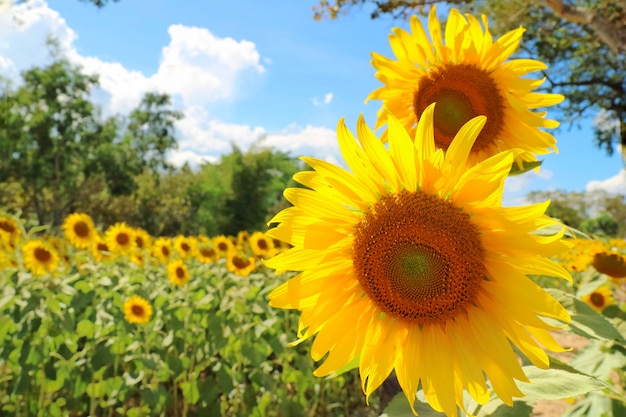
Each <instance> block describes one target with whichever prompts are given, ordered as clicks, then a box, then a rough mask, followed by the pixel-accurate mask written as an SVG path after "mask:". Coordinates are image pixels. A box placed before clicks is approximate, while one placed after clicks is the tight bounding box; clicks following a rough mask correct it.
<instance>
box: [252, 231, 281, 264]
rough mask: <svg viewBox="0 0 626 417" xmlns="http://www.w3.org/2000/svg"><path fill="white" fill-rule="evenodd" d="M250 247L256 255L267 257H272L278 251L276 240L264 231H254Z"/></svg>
mask: <svg viewBox="0 0 626 417" xmlns="http://www.w3.org/2000/svg"><path fill="white" fill-rule="evenodd" d="M250 249H251V250H252V253H253V254H254V256H257V257H259V258H265V259H269V258H271V257H272V256H274V253H275V252H276V249H275V248H274V240H273V239H272V238H270V237H268V236H266V235H265V233H263V232H254V233H252V236H250Z"/></svg>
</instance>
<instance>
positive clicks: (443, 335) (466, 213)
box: [265, 106, 571, 416]
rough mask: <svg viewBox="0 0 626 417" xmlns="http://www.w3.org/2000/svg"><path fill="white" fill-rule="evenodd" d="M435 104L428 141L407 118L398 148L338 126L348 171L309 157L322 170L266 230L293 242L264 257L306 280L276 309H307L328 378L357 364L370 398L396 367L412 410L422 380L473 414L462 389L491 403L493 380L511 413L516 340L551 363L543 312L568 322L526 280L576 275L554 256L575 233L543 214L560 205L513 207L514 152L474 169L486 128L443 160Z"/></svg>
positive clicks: (444, 405)
mask: <svg viewBox="0 0 626 417" xmlns="http://www.w3.org/2000/svg"><path fill="white" fill-rule="evenodd" d="M433 118H434V106H429V107H427V108H426V109H425V110H424V114H423V115H422V117H421V118H420V120H419V123H418V126H417V136H416V138H417V139H416V140H415V141H413V140H411V137H410V136H409V135H408V133H407V131H406V130H405V128H404V127H403V126H402V124H401V123H400V122H399V121H398V120H396V119H395V118H394V117H392V116H390V117H389V119H388V134H387V137H388V141H389V146H388V148H387V147H385V146H384V145H383V143H382V142H381V141H380V140H379V139H378V137H376V135H375V134H374V132H373V131H372V130H371V129H370V128H369V127H368V126H367V125H366V123H365V122H364V120H363V119H362V117H361V118H359V121H358V124H357V135H358V142H357V141H356V140H355V138H354V136H353V135H352V133H351V132H350V131H349V130H348V129H347V128H346V127H345V125H344V123H343V121H342V122H341V123H340V124H339V126H338V133H337V136H338V140H339V146H340V149H341V152H342V155H343V156H344V159H345V162H346V164H347V166H348V167H349V168H350V170H351V171H352V172H349V171H346V170H344V169H342V168H340V167H338V166H336V165H333V164H331V163H329V162H326V161H323V160H319V159H315V158H309V157H304V158H302V160H303V161H304V162H306V163H307V164H309V165H310V166H311V167H312V168H313V170H314V171H303V172H300V173H298V174H296V175H295V176H294V179H295V180H296V181H298V182H299V183H301V184H302V185H304V186H305V187H308V188H309V189H305V188H289V189H287V190H286V191H285V197H286V198H287V200H288V201H290V202H291V203H292V204H293V207H289V208H287V209H285V210H283V211H281V212H280V213H278V214H277V215H276V216H275V217H274V218H273V219H272V220H271V221H270V222H271V223H278V226H277V227H275V228H273V229H271V230H269V231H268V232H267V235H268V236H269V237H272V238H277V239H280V240H283V241H285V242H288V243H289V244H291V245H293V247H292V248H290V249H288V250H287V251H285V252H283V253H281V254H279V255H277V256H276V257H274V258H272V259H271V260H268V261H265V264H266V265H267V266H269V267H270V268H275V269H278V270H285V271H289V270H290V271H300V273H299V274H298V275H297V276H296V277H294V278H292V279H290V280H289V281H287V282H285V283H284V284H282V285H281V286H279V287H278V288H276V289H275V290H274V291H272V293H271V294H270V304H271V305H272V306H274V307H279V308H289V309H297V310H300V311H301V312H302V313H301V316H300V320H299V329H298V337H299V340H300V341H301V340H305V339H308V338H310V337H313V336H314V335H315V340H314V342H313V344H312V347H311V355H312V357H313V359H314V360H316V361H319V360H322V359H325V360H324V362H323V364H322V365H321V366H320V367H319V368H318V369H317V370H316V371H315V374H316V375H318V376H325V375H330V374H332V373H334V372H336V371H338V370H340V369H341V368H342V367H344V366H346V365H348V364H349V363H350V362H351V361H353V360H355V359H357V358H358V366H359V373H360V376H361V382H362V387H363V390H364V392H365V394H366V395H367V397H368V398H369V396H370V395H371V394H372V393H373V392H374V391H375V390H376V389H377V388H378V387H379V386H380V384H381V383H382V382H383V381H384V380H385V378H387V376H388V375H389V374H390V373H391V371H392V370H395V372H396V375H397V377H398V381H399V383H400V386H401V387H402V390H403V391H404V393H405V395H406V397H407V399H408V401H409V403H410V404H411V406H413V401H414V399H415V394H416V391H417V389H418V386H419V385H420V384H421V387H422V388H423V391H424V394H425V396H426V399H427V400H428V402H429V403H430V405H431V406H432V407H433V408H435V409H436V410H438V411H442V412H444V413H446V415H447V416H456V415H457V414H456V412H457V406H458V407H461V408H463V389H465V390H467V391H468V392H469V394H470V395H471V396H472V397H473V398H474V399H475V400H476V401H477V402H478V403H480V404H485V403H486V402H487V401H489V390H488V388H487V384H486V380H485V376H486V377H488V378H489V380H490V383H491V386H492V387H493V389H494V391H495V392H496V394H497V395H498V396H499V397H500V398H501V399H502V401H504V402H505V403H507V404H509V405H512V401H513V397H517V396H523V393H522V392H521V391H520V390H519V389H518V387H517V385H516V383H515V380H520V381H527V377H526V375H525V374H524V372H523V370H522V368H521V367H520V364H519V362H518V360H517V358H516V355H515V352H514V350H513V348H512V345H514V346H516V347H517V349H519V351H520V352H522V353H523V354H524V355H526V356H527V357H528V358H529V360H530V361H531V362H532V363H533V364H534V365H536V366H538V367H540V368H548V366H549V359H548V356H547V354H546V353H545V352H544V350H543V349H541V347H540V346H539V345H538V343H541V344H542V345H543V346H544V347H545V348H548V349H550V350H553V351H562V348H561V347H560V346H559V345H558V343H557V342H556V341H555V340H554V339H553V337H552V336H551V334H550V333H549V330H553V329H555V327H553V326H551V325H548V324H546V323H545V322H544V321H543V320H541V319H540V318H539V317H538V316H544V317H551V318H556V319H559V320H560V321H562V322H569V320H570V318H569V315H568V314H567V312H566V311H565V309H564V308H563V307H562V306H561V305H560V304H559V303H558V302H557V301H556V300H554V299H553V298H552V297H551V296H550V295H549V294H547V293H546V292H545V291H544V290H543V289H542V288H541V287H539V286H538V285H536V284H535V283H533V282H532V281H531V280H530V279H529V278H528V277H527V276H526V275H527V274H537V275H548V276H554V277H559V278H563V279H566V280H571V277H570V276H569V274H568V273H567V271H566V270H564V269H563V268H561V267H560V266H558V265H557V264H555V263H554V262H553V261H551V260H550V259H549V258H548V256H552V255H554V254H557V253H559V252H561V251H562V250H564V249H565V247H566V245H565V243H563V242H562V236H563V233H564V230H565V229H564V228H562V230H561V232H560V233H558V234H556V235H549V236H542V235H540V234H538V233H536V232H537V230H538V229H541V228H544V227H548V226H555V225H556V226H562V225H561V224H560V223H559V222H557V221H556V220H554V219H552V218H550V217H547V216H545V215H544V212H545V210H546V209H547V207H548V203H547V202H546V203H542V204H535V205H530V206H522V207H501V200H502V192H503V187H504V180H505V179H506V177H507V175H508V174H509V170H510V168H511V164H512V162H513V158H514V154H513V152H511V151H505V152H501V153H498V154H497V155H494V156H492V157H490V158H487V159H485V160H484V161H483V162H481V163H479V164H477V165H475V166H472V167H471V168H469V169H466V166H467V164H466V162H467V158H468V157H469V155H470V152H471V149H472V145H473V144H474V142H475V140H476V138H477V137H478V136H479V134H480V132H481V129H482V127H483V126H484V124H485V117H482V116H481V117H477V118H474V119H472V120H470V121H469V122H468V123H467V124H465V125H464V126H463V127H462V128H461V129H460V130H459V132H458V133H457V134H456V137H455V138H454V140H453V141H452V142H451V144H450V146H449V147H448V149H447V152H445V153H444V151H443V150H442V149H438V150H437V149H436V146H435V140H434V126H433Z"/></svg>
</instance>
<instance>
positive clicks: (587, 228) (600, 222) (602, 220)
mask: <svg viewBox="0 0 626 417" xmlns="http://www.w3.org/2000/svg"><path fill="white" fill-rule="evenodd" d="M580 230H582V231H583V232H586V233H591V234H594V235H598V236H608V237H616V236H617V232H618V231H619V225H618V224H617V221H615V219H614V218H613V217H611V215H610V214H608V213H606V212H605V213H601V214H600V215H599V216H597V217H594V218H592V219H585V220H583V222H582V223H581V224H580Z"/></svg>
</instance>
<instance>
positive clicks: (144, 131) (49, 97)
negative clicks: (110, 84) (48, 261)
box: [0, 59, 181, 226]
mask: <svg viewBox="0 0 626 417" xmlns="http://www.w3.org/2000/svg"><path fill="white" fill-rule="evenodd" d="M22 78H23V83H22V85H21V86H20V87H19V88H17V89H15V90H14V89H11V88H10V86H9V84H8V83H6V84H5V85H4V86H3V89H2V91H1V93H0V94H1V95H0V112H1V114H2V123H1V124H0V151H1V152H2V155H3V158H0V183H6V182H12V181H13V182H18V183H19V184H20V186H21V189H22V190H23V193H24V194H25V197H24V200H25V202H24V204H25V207H23V208H24V209H26V211H27V212H31V213H34V215H35V216H36V218H37V222H38V223H39V224H52V225H54V226H57V225H59V224H60V223H61V221H62V220H63V218H64V217H65V216H66V215H67V214H68V213H69V212H70V211H75V210H79V209H80V208H81V206H82V205H83V197H84V193H83V192H82V191H81V190H82V189H91V188H94V187H95V189H99V190H101V192H105V193H108V194H109V195H124V194H125V195H128V194H130V193H131V192H132V191H133V190H134V189H135V188H136V184H135V180H134V178H135V177H136V176H137V175H139V174H140V173H142V172H143V171H146V170H147V171H149V172H152V173H153V174H156V173H157V171H158V170H159V169H162V168H167V164H166V162H165V153H166V152H167V150H168V149H171V148H173V147H175V145H176V141H175V138H174V128H173V126H174V123H175V121H176V120H178V119H180V117H181V115H180V113H178V112H175V111H172V110H171V109H169V106H170V99H169V97H168V96H166V95H159V94H148V95H146V96H145V97H144V99H143V100H142V102H141V104H140V105H139V107H138V108H137V109H136V110H134V111H133V112H132V113H131V114H130V115H129V117H128V119H127V121H125V120H124V119H122V118H120V117H111V118H108V119H107V120H102V118H101V115H100V110H99V108H98V107H97V106H96V105H95V104H94V103H92V102H91V91H92V90H93V89H94V88H95V87H97V86H98V78H97V77H96V76H92V75H85V74H83V73H82V72H81V69H80V68H79V67H76V66H74V65H72V64H71V63H69V61H67V60H65V59H56V60H55V61H54V62H53V63H52V64H50V65H48V66H45V67H41V68H39V67H37V68H32V69H30V70H28V71H25V72H24V73H23V74H22ZM5 155H6V156H7V157H4V156H5ZM97 178H102V179H103V181H104V182H105V189H102V188H101V187H99V186H97V182H98V181H97Z"/></svg>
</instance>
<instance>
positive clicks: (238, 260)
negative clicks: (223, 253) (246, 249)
mask: <svg viewBox="0 0 626 417" xmlns="http://www.w3.org/2000/svg"><path fill="white" fill-rule="evenodd" d="M254 267H255V260H254V258H253V257H245V256H244V255H242V254H240V253H237V252H231V253H230V255H228V257H227V258H226V269H228V270H229V271H230V272H232V273H234V274H237V275H240V276H242V277H247V276H248V275H250V272H252V271H254Z"/></svg>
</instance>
